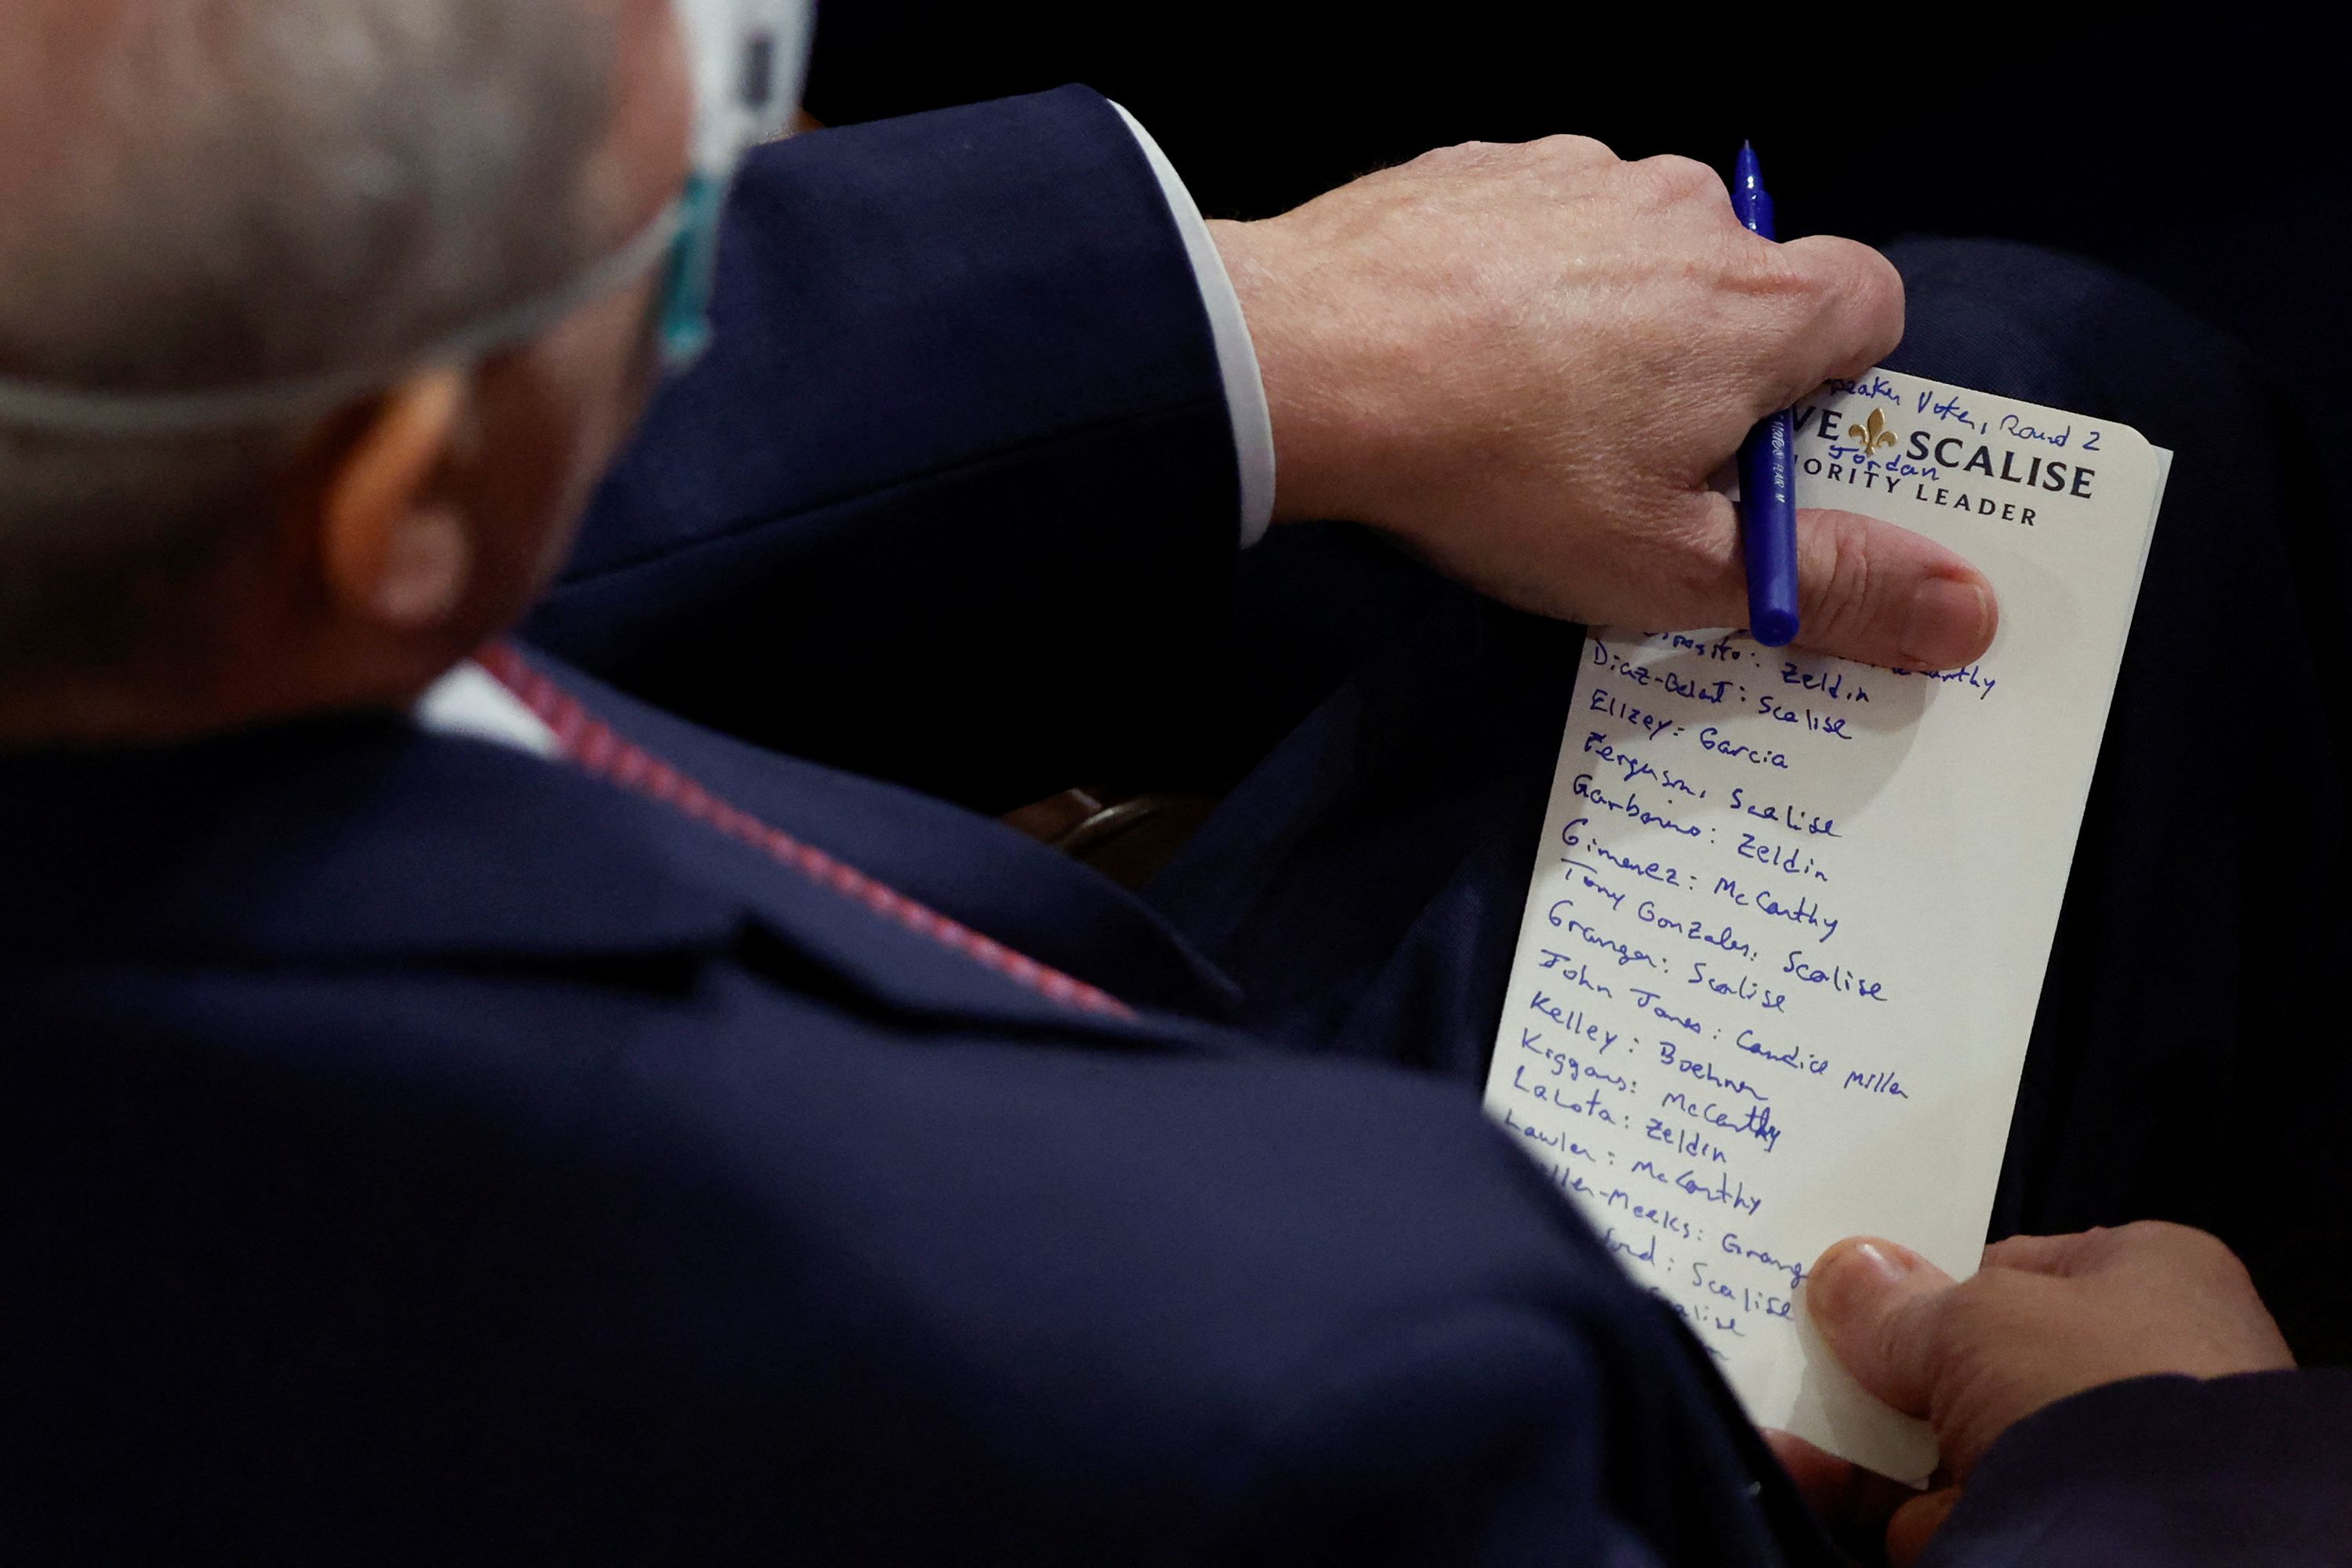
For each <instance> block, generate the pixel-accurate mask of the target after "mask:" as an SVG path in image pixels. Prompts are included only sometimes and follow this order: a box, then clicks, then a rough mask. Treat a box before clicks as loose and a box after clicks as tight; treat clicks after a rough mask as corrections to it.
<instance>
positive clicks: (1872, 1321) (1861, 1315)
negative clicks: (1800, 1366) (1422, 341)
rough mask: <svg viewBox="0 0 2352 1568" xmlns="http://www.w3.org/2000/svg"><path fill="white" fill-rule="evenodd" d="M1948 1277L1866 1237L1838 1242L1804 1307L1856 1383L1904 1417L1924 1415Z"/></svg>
mask: <svg viewBox="0 0 2352 1568" xmlns="http://www.w3.org/2000/svg"><path fill="white" fill-rule="evenodd" d="M1952 1289H1953V1285H1952V1277H1951V1276H1950V1275H1948V1274H1947V1273H1945V1272H1944V1271H1943V1270H1942V1269H1940V1268H1937V1267H1936V1266H1935V1265H1934V1264H1932V1263H1930V1262H1928V1261H1927V1259H1926V1258H1922V1257H1920V1256H1919V1255H1918V1254H1917V1253H1916V1252H1914V1251H1912V1250H1911V1249H1910V1248H1909V1247H1898V1246H1896V1245H1895V1243H1893V1242H1891V1241H1879V1240H1877V1239H1875V1238H1872V1237H1858V1238H1851V1239H1848V1240H1845V1241H1841V1242H1839V1243H1838V1244H1837V1245H1836V1246H1834V1247H1831V1248H1830V1249H1829V1250H1828V1251H1827V1252H1824V1253H1822V1258H1821V1261H1820V1262H1818V1263H1816V1264H1814V1265H1813V1271H1812V1273H1811V1275H1810V1276H1808V1277H1807V1279H1806V1280H1805V1306H1806V1310H1808V1311H1810V1312H1811V1314H1812V1318H1813V1321H1814V1322H1815V1323H1816V1324H1818V1325H1819V1326H1820V1328H1821V1331H1822V1339H1824V1340H1826V1341H1828V1342H1829V1347H1830V1350H1831V1351H1832V1352H1833V1353H1834V1354H1835V1355H1836V1356H1837V1358H1838V1360H1839V1361H1840V1362H1842V1363H1844V1365H1845V1369H1846V1370H1847V1371H1848V1372H1850V1373H1853V1375H1854V1379H1855V1381H1856V1382H1858V1383H1860V1384H1862V1385H1863V1386H1864V1388H1866V1389H1868V1390H1870V1392H1871V1393H1873V1394H1876V1395H1877V1396H1878V1397H1879V1398H1881V1399H1883V1400H1885V1401H1886V1403H1887V1404H1889V1405H1893V1406H1895V1409H1897V1410H1900V1411H1902V1412H1903V1413H1904V1414H1905V1415H1919V1416H1924V1415H1927V1407H1928V1402H1929V1400H1930V1398H1931V1396H1932V1395H1933V1394H1934V1392H1935V1384H1936V1341H1937V1334H1936V1328H1937V1316H1938V1315H1939V1314H1940V1313H1941V1312H1942V1310H1943V1308H1944V1303H1945V1300H1946V1299H1947V1298H1948V1296H1949V1295H1950V1293H1951V1290H1952Z"/></svg>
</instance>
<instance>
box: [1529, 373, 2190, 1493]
mask: <svg viewBox="0 0 2352 1568" xmlns="http://www.w3.org/2000/svg"><path fill="white" fill-rule="evenodd" d="M1797 421H1798V437H1799V440H1798V456H1799V482H1798V499H1799V501H1800V503H1801V505H1804V506H1809V507H1821V506H1833V507H1843V508H1847V509H1849V510H1858V511H1865V512H1868V513H1869V514H1870V515H1872V516H1874V517H1877V518H1880V519H1883V520H1885V521H1889V522H1894V523H1897V524H1900V525H1902V526H1904V527H1907V528H1910V529H1913V530H1915V531H1918V532H1921V533H1925V534H1927V535H1930V536H1931V537H1934V538H1937V539H1938V540H1941V541H1942V542H1945V543H1947V544H1948V545H1950V546H1952V547H1953V548H1954V549H1956V550H1958V551H1959V552H1961V553H1962V554H1964V555H1966V556H1967V557H1968V558H1969V560H1971V561H1972V562H1974V563H1976V564H1977V566H1978V567H1979V569H1980V570H1982V571H1983V572H1984V573H1985V574H1986V575H1987V576H1988V577H1989V578H1990V580H1991V582H1992V584H1993V585H1994V588H1995V591H1996V593H1997V594H1998V595H1999V596H2000V609H2001V629H2000V635H1999V637H1998V638H1997V639H1996V641H1995V643H1994V646H1993V647H1992V650H1991V651H1990V653H1989V654H1987V656H1986V657H1985V658H1983V659H1982V660H1981V661H1980V662H1979V663H1978V664H1975V665H1972V666H1970V667H1969V668H1965V669H1960V670H1953V671H1949V672H1944V673H1939V674H1935V675H1919V674H1906V673H1900V672H1895V671H1889V670H1885V669H1877V668H1871V667H1868V666H1864V665H1858V664H1853V663H1849V662H1847V661H1844V660H1841V659H1835V658H1822V657H1819V656H1812V655H1807V654H1803V653H1798V652H1791V651H1788V650H1776V649H1771V648H1766V647H1761V646H1760V645H1759V644H1758V643H1756V642H1755V641H1754V640H1752V639H1751V638H1749V637H1747V636H1746V635H1744V634H1741V633H1732V632H1719V633H1707V632H1699V633H1679V634H1677V633H1664V632H1649V631H1643V630H1640V629H1606V628H1603V629H1596V630H1595V631H1594V632H1593V633H1592V634H1591V637H1589V638H1588V639H1587V642H1586V646H1585V648H1584V652H1583V655H1582V665H1581V669H1580V675H1579V679H1578V681H1577V687H1576V695H1575V698H1574V702H1573V706H1572V708H1571V710H1570V719H1569V725H1568V730H1567V733H1566V736H1565V738H1564V742H1563V744H1562V746H1561V750H1560V762H1559V773H1558V776H1557V779H1556V781H1555V784H1554V787H1553V791H1552V797H1551V804H1550V807H1549V812H1548V813H1547V816H1546V818H1545V827H1544V837H1543V839H1542V843H1541V846H1540V849H1539V851H1538V856H1537V860H1536V867H1535V872H1534V877H1533V880H1532V884H1531V886H1530V889H1529V892H1528V906H1527V915H1526V918H1525V921H1524V922H1523V925H1522V928H1521V934H1520V938H1519V945H1518V949H1517V957H1516V960H1515V963H1514V966H1513V970H1512V975H1511V981H1510V988H1509V991H1508V993H1507V1001H1506V1003H1505V1006H1504V1012H1503V1017H1502V1021H1501V1026H1500V1028H1499V1030H1498V1031H1497V1035H1496V1047H1495V1057H1494V1065H1493V1068H1492V1070H1491V1072H1490V1075H1489V1078H1488V1082H1487V1089H1486V1107H1487V1110H1488V1112H1489V1113H1490V1114H1491V1115H1492V1116H1493V1117H1494V1118H1495V1119H1496V1121H1498V1122H1500V1123H1501V1124H1502V1125H1503V1127H1504V1128H1505V1129H1507V1131H1510V1132H1512V1133H1514V1134H1515V1135H1517V1137H1518V1138H1519V1139H1520V1140H1522V1141H1523V1144H1524V1147H1525V1148H1526V1150H1527V1152H1528V1154H1529V1155H1531V1156H1532V1157H1533V1158H1535V1159H1536V1160H1537V1161H1538V1163H1540V1164H1541V1165H1542V1167H1543V1168H1544V1170H1545V1171H1546V1172H1547V1173H1549V1176H1550V1177H1551V1179H1552V1180H1553V1181H1554V1182H1555V1183H1556V1184H1558V1185H1559V1187H1561V1188H1562V1189H1563V1190H1564V1191H1565V1192H1566V1193H1568V1194H1570V1197H1571V1198H1572V1199H1573V1200H1574V1201H1575V1202H1576V1203H1577V1204H1578V1205H1579V1206H1580V1208H1581V1210H1582V1211H1583V1213H1584V1214H1585V1215H1586V1217H1587V1218H1588V1219H1589V1220H1590V1221H1591V1224H1592V1226H1593V1227H1594V1228H1595V1229H1596V1230H1597V1231H1598V1232H1599V1233H1600V1234H1601V1237H1602V1238H1603V1240H1604V1242H1605V1243H1606V1245H1607V1246H1608V1247H1610V1249H1611V1250H1612V1252H1614V1253H1615V1254H1616V1255H1617V1257H1618V1258H1619V1260H1620V1261H1621V1262H1622V1263H1623V1264H1624V1265H1625V1266H1626V1267H1627V1268H1629V1269H1630V1270H1631V1271H1632V1272H1633V1275H1634V1277H1635V1278H1636V1279H1639V1280H1640V1281H1641V1282H1642V1283H1643V1284H1644V1285H1646V1286H1647V1287H1649V1288H1650V1289H1652V1290H1654V1292H1656V1293H1657V1294H1658V1295H1659V1296H1661V1297H1662V1298H1663V1299H1664V1300H1666V1301H1667V1302H1668V1303H1669V1304H1671V1305H1672V1306H1673V1308H1674V1309H1675V1311H1676V1312H1678V1313H1679V1314H1680V1315H1681V1316H1682V1318H1683V1319H1684V1321H1685V1322H1687V1323H1688V1324H1689V1325H1690V1327H1691V1328H1692V1329H1693V1330H1694V1331H1696V1334H1697V1336H1698V1338H1699V1340H1700V1342H1702V1343H1703V1344H1705V1345H1706V1348H1707V1349H1708V1351H1709V1352H1711V1353H1713V1354H1714V1355H1715V1356H1716V1358H1717V1363H1718V1364H1719V1365H1720V1366H1721V1367H1722V1369H1723V1370H1724V1372H1725V1373H1726V1374H1727V1377H1728V1379H1729V1381H1730V1382H1731V1384H1732V1386H1733V1387H1734V1388H1735V1389H1736V1390H1737V1391H1738V1394H1739V1395H1740V1397H1741V1398H1742V1400H1743V1401H1744V1402H1745V1403H1746V1405H1747V1406H1748V1411H1749V1414H1750V1415H1752V1416H1754V1418H1755V1419H1756V1420H1757V1421H1758V1422H1759V1423H1760V1424H1764V1425H1769V1426H1779V1427H1782V1428H1784V1429H1787V1430H1791V1431H1794V1432H1796V1433H1797V1434H1799V1435H1800V1436H1804V1437H1807V1438H1810V1439H1811V1440H1812V1441H1814V1442H1816V1443H1819V1444H1821V1445H1822V1446H1823V1447H1828V1448H1830V1449H1832V1451H1834V1452H1837V1453H1840V1454H1843V1455H1844V1456H1845V1457H1847V1458H1853V1459H1854V1460H1856V1461H1858V1462H1861V1463H1864V1464H1866V1465H1869V1466H1870V1467H1871V1468H1875V1469H1878V1470H1880V1471H1882V1472H1884V1473H1886V1474H1889V1475H1895V1476H1898V1477H1902V1478H1905V1479H1922V1478H1924V1477H1925V1476H1926V1475H1927V1472H1928V1470H1929V1469H1930V1468H1932V1467H1933V1465H1934V1462H1935V1448H1934V1445H1933V1443H1932V1441H1931V1440H1930V1439H1929V1437H1928V1435H1927V1432H1926V1430H1925V1428H1924V1426H1922V1425H1921V1424H1919V1423H1917V1422H1915V1421H1911V1420H1909V1419H1907V1418H1906V1417H1902V1416H1899V1415H1896V1414H1895V1412H1893V1411H1891V1410H1889V1409H1887V1408H1886V1407H1885V1406H1884V1405H1880V1404H1878V1403H1877V1402H1876V1401H1875V1400H1874V1399H1872V1398H1870V1397H1869V1396H1868V1395H1867V1394H1864V1393H1863V1392H1862V1390H1861V1389H1860V1388H1859V1387H1857V1386H1856V1385H1854V1384H1853V1382H1852V1380H1851V1379H1850V1378H1848V1377H1847V1376H1846V1375H1845V1373H1843V1369H1841V1368H1839V1367H1838V1366H1837V1365H1836V1363H1835V1362H1834V1360H1833V1359H1832V1358H1831V1357H1830V1356H1829V1354H1828V1353H1827V1352H1826V1351H1825V1350H1823V1349H1822V1347H1821V1345H1820V1344H1819V1342H1818V1341H1817V1339H1816V1338H1815V1337H1814V1335H1813V1332H1812V1330H1811V1325H1810V1323H1809V1321H1808V1320H1807V1319H1806V1316H1805V1313H1804V1310H1803V1305H1802V1303H1803V1296H1804V1282H1805V1277H1806V1271H1807V1269H1808V1268H1809V1267H1810V1266H1811V1262H1812V1260H1813V1259H1814V1258H1817V1257H1818V1256H1819V1255H1820V1254H1821V1252H1822V1249H1823V1248H1824V1247H1827V1246H1828V1245H1829V1244H1830V1243H1832V1242H1833V1241H1835V1240H1837V1239H1839V1238H1840V1237H1845V1236H1849V1235H1853V1234H1857V1233H1864V1232H1868V1233H1874V1234H1878V1235H1884V1236H1888V1237H1894V1238H1895V1239H1898V1240H1901V1241H1903V1242H1905V1243H1906V1244H1907V1245H1909V1246H1912V1247H1916V1248H1917V1249H1918V1250H1919V1251H1921V1252H1922V1253H1924V1254H1926V1255H1927V1257H1929V1258H1933V1259H1934V1260H1935V1261H1936V1262H1937V1263H1938V1264H1939V1265H1941V1266H1942V1267H1943V1268H1946V1269H1948V1270H1949V1271H1950V1272H1951V1273H1952V1274H1954V1275H1955V1276H1957V1277H1965V1276H1966V1275H1968V1274H1969V1273H1972V1272H1973V1271H1974V1270H1975V1268H1976V1266H1977V1261H1978V1255H1979V1251H1980V1250H1981V1248H1982V1246H1983V1242H1984V1233H1985V1226H1986V1225H1987V1222H1988V1220H1989V1219H1990V1214H1991V1207H1992V1198H1993V1188H1994V1184H1995V1182H1996V1180H1997V1178H1998V1176H1999V1173H2000V1161H2001V1155H2002V1152H2003V1147H2004V1144H2005V1142H2006V1136H2007V1131H2008V1126H2009V1119H2010V1112H2011V1107H2012V1104H2013V1102H2014V1100H2015V1098H2016V1092H2017V1083H2018V1077H2019V1073H2020V1071H2021V1067H2022V1064H2023V1060H2024V1054H2025V1047H2026V1039H2027V1035H2028V1031H2029V1030H2030V1028H2031V1026H2032V1019H2033V1012H2034V1006H2035V1003H2036V1000H2037V998H2038V996H2039V994H2040V991H2041V985H2042V971H2043V968H2044V966H2045V964H2046V963H2047V961H2048V958H2049V950H2050V943H2051V940H2052V937H2053V932H2054V931H2055V928H2056V923H2057V919H2058V910H2059V904H2060V901H2061V900H2062V898H2063V894H2064V891H2065V884H2066V872H2067V867H2068V863H2069V861H2070V859H2071V858H2072V856H2073V852H2074V838H2075V835H2076V832H2077V830H2078V828H2079V827H2080V825H2081V820H2082V813H2083V805H2084V797H2085V795H2087V793H2088V791H2089V788H2090V781H2091V772H2092V767H2093V763H2094V762H2095V759H2096V755H2097V751H2098V743H2099V736H2100V732H2101V730H2102V728H2103V726H2104V723H2105V714H2106V709H2107V704H2108V700H2109V697H2110V695H2111V693H2112V691H2113V689H2114V684H2115V677H2116V668H2117V666H2118V663H2119V661H2120V659H2121V658H2122V652H2123V647H2124V639H2125V635H2126V631H2127V630H2128V628H2129V626H2130V621H2131V611H2132V605H2133V601H2134V599H2135V598H2136V596H2137V591H2138V584H2139V574H2140V568H2141V566H2142V564H2143V563H2144V561H2145V559H2146V553H2147V542H2148V540H2149V538H2150V536H2151V532H2152V530H2153V528H2154V525H2155V521H2156V510H2157V506H2158V500H2160V498H2161V493H2162V489H2163V480H2164V474H2165V470H2166V467H2167V464H2168V454H2165V453H2163V452H2161V451H2159V450H2158V448H2156V447H2151V446H2150V445H2149V444H2148V443H2147V441H2146V440H2144V439H2143V438H2142V437H2139V436H2138V435H2137V433H2136V432H2133V431H2131V430H2128V429H2126V428H2123V427H2121V426H2114V425H2107V424H2103V423H2101V422H2098V421H2095V420H2089V419H2085V418H2082V417H2079V416H2070V415H2067V414H2064V413H2063V412H2060V411H2057V410H2053V409H2046V408H2038V407H2034V406H2032V405H2024V404H2018V403H2012V402H2010V401H2007V400H2004V399H2000V398H1995V397H1990V396H1986V395H1981V394H1977V393H1973V392H1968V391H1965V390H1962V389H1958V388H1954V387H1948V386H1942V385H1937V384H1933V383H1930V382H1926V381H1922V380H1918V379H1916V378H1914V377H1909V376H1904V375H1897V374H1892V373H1879V374H1872V375H1870V376H1867V377H1864V378H1863V379H1862V380H1860V381H1856V382H1851V383H1844V382H1841V383H1833V384H1831V386H1829V387H1828V388H1825V389H1824V390H1823V391H1822V393H1820V394H1818V395H1816V396H1814V397H1813V398H1811V399H1810V400H1808V401H1807V402H1806V403H1805V404H1804V405H1801V406H1800V407H1799V409H1798V411H1797Z"/></svg>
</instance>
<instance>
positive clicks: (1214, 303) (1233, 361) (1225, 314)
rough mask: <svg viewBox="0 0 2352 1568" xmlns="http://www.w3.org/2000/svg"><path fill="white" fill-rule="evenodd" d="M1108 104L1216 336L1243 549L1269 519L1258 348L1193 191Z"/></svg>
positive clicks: (1270, 457)
mask: <svg viewBox="0 0 2352 1568" xmlns="http://www.w3.org/2000/svg"><path fill="white" fill-rule="evenodd" d="M1111 107H1112V108H1113V109H1117V110H1118V114H1119V118H1120V119H1122V120H1124V121H1127V128H1128V129H1129V131H1132V132H1135V140H1136V142H1137V143H1138V144H1139V146H1141V147H1142V149H1143V155H1144V157H1146V158H1147V159H1149V160H1150V163H1151V172H1152V173H1153V174H1157V175H1159V176H1160V191H1161V193H1162V194H1163V195H1166V196H1167V198H1168V210H1169V211H1170V212H1171V213H1173V214H1175V215H1176V227H1177V229H1178V230H1179V231H1180V232H1181V234H1182V235H1183V237H1184V251H1185V254H1186V255H1188V256H1190V257H1191V258H1192V276H1193V278H1194V279H1195V280H1196V281H1197V282H1198V283H1199V284H1200V286H1201V302H1202V304H1203V305H1206V306H1207V307H1208V308H1209V331H1211V332H1212V333H1213V334H1214V335H1215V338H1216V343H1217V364H1218V368H1219V369H1220V370H1221V371H1222V372H1223V376H1224V382H1225V407H1226V409H1227V411H1228V412H1230V413H1231V414H1232V416H1233V421H1234V457H1235V458H1237V459H1238V460H1239V462H1240V465H1241V475H1242V519H1241V522H1242V532H1241V538H1242V548H1243V549H1244V550H1247V549H1248V548H1249V547H1250V546H1251V545H1253V544H1255V543H1256V542H1258V541H1259V540H1261V539H1264V538H1265V531H1266V529H1267V527H1268V526H1270V525H1271V524H1272V523H1273V521H1274V416H1272V415H1271V414H1270V413H1268V412H1267V410H1266V405H1265V377H1264V376H1263V375H1262V374H1260V373H1259V371H1258V365H1257V348H1256V345H1255V344H1254V343H1252V342H1250V332H1249V322H1248V321H1244V319H1243V317H1242V300H1241V296H1240V295H1238V294H1236V293H1234V280H1233V279H1232V277H1231V276H1230V275H1228V274H1227V273H1226V271H1225V260H1224V258H1223V257H1222V256H1220V255H1218V254H1217V242H1216V241H1215V240H1213V239H1212V238H1210V237H1209V225H1208V222H1207V220H1205V219H1203V218H1202V216H1201V208H1200V205H1199V204H1198V203H1196V202H1194V201H1193V200H1192V192H1190V191H1188V190H1186V189H1185V188H1184V182H1183V181H1182V180H1181V179H1179V178H1178V177H1177V174H1176V165H1174V164H1173V163H1170V162H1169V161H1168V154H1167V153H1162V152H1161V151H1160V143H1159V142H1154V141H1153V140H1152V139H1151V133H1150V132H1148V131H1146V130H1144V128H1143V125H1142V123H1141V122H1140V121H1138V120H1137V119H1136V118H1135V116H1134V115H1132V114H1129V112H1128V111H1127V110H1125V109H1124V108H1121V107H1120V106H1119V105H1118V104H1116V103H1114V104H1112V105H1111Z"/></svg>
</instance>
